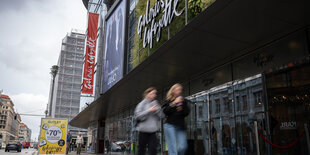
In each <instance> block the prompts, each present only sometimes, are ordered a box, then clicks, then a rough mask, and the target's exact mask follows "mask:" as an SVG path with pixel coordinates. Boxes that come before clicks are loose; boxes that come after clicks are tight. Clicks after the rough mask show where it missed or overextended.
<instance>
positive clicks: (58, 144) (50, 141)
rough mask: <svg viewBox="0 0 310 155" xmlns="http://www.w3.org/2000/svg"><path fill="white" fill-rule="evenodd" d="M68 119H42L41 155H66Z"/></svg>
mask: <svg viewBox="0 0 310 155" xmlns="http://www.w3.org/2000/svg"><path fill="white" fill-rule="evenodd" d="M67 126H68V120H67V119H52V118H42V119H41V126H40V139H39V154H40V155H48V154H66V145H67V144H66V140H67Z"/></svg>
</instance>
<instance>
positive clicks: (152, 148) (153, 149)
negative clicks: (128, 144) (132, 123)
mask: <svg viewBox="0 0 310 155" xmlns="http://www.w3.org/2000/svg"><path fill="white" fill-rule="evenodd" d="M148 152H149V155H156V154H157V137H156V133H151V134H150V135H149V139H148Z"/></svg>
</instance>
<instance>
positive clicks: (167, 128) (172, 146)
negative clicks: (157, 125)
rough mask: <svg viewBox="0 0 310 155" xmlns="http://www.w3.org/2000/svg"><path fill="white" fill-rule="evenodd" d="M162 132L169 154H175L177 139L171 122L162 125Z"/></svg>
mask: <svg viewBox="0 0 310 155" xmlns="http://www.w3.org/2000/svg"><path fill="white" fill-rule="evenodd" d="M164 132H165V139H166V143H167V146H168V153H169V155H177V140H176V131H175V127H174V126H173V125H171V124H168V123H166V124H165V125H164Z"/></svg>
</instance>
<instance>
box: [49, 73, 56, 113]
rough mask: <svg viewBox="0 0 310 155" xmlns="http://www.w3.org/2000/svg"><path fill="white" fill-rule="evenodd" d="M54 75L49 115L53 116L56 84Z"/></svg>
mask: <svg viewBox="0 0 310 155" xmlns="http://www.w3.org/2000/svg"><path fill="white" fill-rule="evenodd" d="M52 76H53V81H52V92H51V99H50V110H49V116H52V108H53V103H52V102H53V96H54V85H55V76H54V75H52Z"/></svg>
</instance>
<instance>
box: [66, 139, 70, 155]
mask: <svg viewBox="0 0 310 155" xmlns="http://www.w3.org/2000/svg"><path fill="white" fill-rule="evenodd" d="M68 152H69V143H68V142H67V147H66V154H68Z"/></svg>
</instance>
